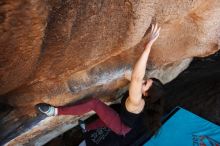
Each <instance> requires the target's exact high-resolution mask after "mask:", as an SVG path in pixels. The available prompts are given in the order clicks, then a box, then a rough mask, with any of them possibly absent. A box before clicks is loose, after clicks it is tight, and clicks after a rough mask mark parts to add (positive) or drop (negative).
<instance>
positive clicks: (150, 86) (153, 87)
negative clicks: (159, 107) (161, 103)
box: [142, 78, 165, 102]
mask: <svg viewBox="0 0 220 146" xmlns="http://www.w3.org/2000/svg"><path fill="white" fill-rule="evenodd" d="M142 94H143V97H145V98H146V99H147V100H150V101H151V102H155V101H157V100H158V99H160V98H163V97H164V96H165V91H164V85H163V83H161V81H160V80H158V79H156V78H150V79H147V80H145V81H143V84H142Z"/></svg>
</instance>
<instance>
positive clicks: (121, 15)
mask: <svg viewBox="0 0 220 146" xmlns="http://www.w3.org/2000/svg"><path fill="white" fill-rule="evenodd" d="M219 14H220V1H219V0H210V1H206V0H195V1H183V0H178V1H176V0H166V1H163V0H154V1H150V0H87V1H85V0H75V1H73V0H63V1H61V0H47V1H45V0H20V1H15V0H2V1H1V2H0V33H1V36H0V52H1V53H0V95H1V98H0V103H2V104H4V105H5V106H6V107H10V108H9V109H10V110H11V112H8V111H9V110H5V111H7V112H5V111H4V112H3V114H1V116H2V115H3V118H2V119H1V121H0V123H1V125H0V131H1V132H0V141H4V142H3V143H5V142H9V143H8V144H9V145H10V144H12V143H13V142H15V143H23V144H24V143H26V144H28V143H29V142H31V141H36V142H37V141H38V138H39V137H41V136H42V135H46V134H47V133H49V131H51V130H52V129H54V128H56V127H59V126H62V125H64V124H65V122H68V121H69V122H70V123H71V122H73V121H74V120H75V118H72V119H71V120H70V119H67V118H66V117H62V118H55V119H56V120H51V123H50V124H51V125H52V126H50V127H48V128H46V129H44V130H43V128H42V127H44V126H45V127H46V125H47V124H49V123H48V122H47V123H46V122H44V121H45V120H42V119H44V118H45V117H39V116H36V113H35V110H34V105H35V104H37V103H40V102H46V103H50V104H53V105H56V106H57V105H65V104H69V103H72V102H74V101H77V100H79V99H81V98H85V97H90V96H91V95H93V96H96V97H98V98H102V99H104V100H105V101H113V100H114V99H115V97H116V96H115V94H116V93H119V92H118V91H121V90H119V89H121V88H123V87H125V86H126V85H127V84H128V81H127V80H125V78H124V74H125V72H127V71H128V72H129V71H131V68H132V66H133V65H134V63H135V61H136V60H137V58H138V57H139V55H140V54H141V52H142V51H143V46H144V44H145V43H146V42H147V35H145V34H147V32H148V30H149V28H150V25H151V24H152V23H155V22H158V23H159V25H160V26H161V27H162V30H161V35H160V37H159V39H158V41H157V42H156V43H155V45H154V46H153V49H152V52H151V54H150V60H149V63H148V67H147V70H148V71H149V74H148V76H157V77H159V78H160V79H161V80H163V82H164V83H166V82H168V81H170V80H172V79H173V78H174V77H176V76H177V75H178V74H179V72H181V71H182V70H183V69H185V68H186V67H187V66H188V64H189V63H190V60H191V58H192V57H194V56H207V55H210V54H212V53H214V52H216V51H217V50H218V49H219V45H220V38H219V37H220V36H219V34H220V32H219V31H220V15H219ZM9 105H10V106H9ZM5 113H7V114H5ZM39 121H41V122H43V123H44V124H43V125H41V126H39V125H40V124H39V125H38V129H36V131H34V130H33V129H32V130H30V128H33V126H35V128H37V126H36V125H37V124H36V123H38V122H39ZM62 121H65V122H62ZM70 127H71V126H70ZM16 130H17V131H18V132H16V133H15V132H14V131H16ZM42 130H43V131H44V132H43V133H41V132H42ZM33 131H34V132H33ZM24 132H26V134H27V132H30V133H29V134H31V135H29V136H27V135H26V136H25V134H23V135H22V133H24ZM31 132H33V133H31ZM18 135H20V136H18ZM50 138H51V137H50ZM48 139H49V138H47V140H48ZM45 142H46V141H45ZM41 144H43V142H41Z"/></svg>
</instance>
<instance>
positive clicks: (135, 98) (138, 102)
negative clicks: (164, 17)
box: [126, 25, 160, 113]
mask: <svg viewBox="0 0 220 146" xmlns="http://www.w3.org/2000/svg"><path fill="white" fill-rule="evenodd" d="M159 32H160V28H158V27H157V25H155V26H154V25H153V26H152V29H151V36H150V41H149V42H148V44H147V46H146V47H145V49H144V52H143V53H142V54H141V56H140V58H139V59H138V61H137V63H136V64H135V66H134V69H133V71H132V74H131V84H130V87H129V97H128V98H127V100H126V108H127V110H128V111H130V112H133V113H140V112H141V111H142V109H143V107H144V100H143V99H142V84H143V79H144V75H145V70H146V66H147V61H148V56H149V54H150V50H151V46H152V45H153V43H154V42H155V41H156V39H157V38H158V36H159Z"/></svg>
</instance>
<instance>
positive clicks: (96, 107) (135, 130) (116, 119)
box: [36, 24, 165, 146]
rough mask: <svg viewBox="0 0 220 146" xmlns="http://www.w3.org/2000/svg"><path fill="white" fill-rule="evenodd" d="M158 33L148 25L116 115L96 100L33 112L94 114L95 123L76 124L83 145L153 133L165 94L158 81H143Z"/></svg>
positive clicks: (121, 141) (127, 142)
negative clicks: (146, 37) (147, 34)
mask: <svg viewBox="0 0 220 146" xmlns="http://www.w3.org/2000/svg"><path fill="white" fill-rule="evenodd" d="M159 32H160V28H158V25H157V24H156V25H152V27H151V32H150V40H149V42H148V44H147V45H146V46H145V48H144V51H143V53H142V55H141V56H140V58H139V59H138V61H137V63H136V64H135V66H134V69H133V71H132V74H131V83H130V86H129V91H128V93H127V94H126V95H124V97H123V98H122V100H121V111H120V114H118V113H117V112H116V111H114V110H113V109H112V108H110V107H109V106H107V105H106V104H105V103H103V102H102V101H100V100H99V99H97V98H90V99H87V100H86V101H82V102H80V103H77V104H75V105H72V106H63V107H54V106H51V105H49V104H46V103H40V104H38V105H36V109H37V110H38V111H39V112H40V113H43V114H46V115H47V116H57V115H83V114H84V113H87V112H89V111H91V110H93V111H95V112H96V114H97V115H98V116H99V119H98V120H97V121H95V122H93V123H91V124H88V125H86V126H85V125H84V124H83V123H82V124H80V125H81V126H82V127H83V129H84V131H85V133H86V135H87V136H86V138H85V139H86V142H85V141H84V144H85V143H86V145H87V146H90V145H105V146H106V145H115V146H117V145H120V146H122V145H130V144H131V143H132V142H134V141H135V140H136V139H137V138H138V136H140V134H142V133H143V132H146V131H149V132H150V133H152V134H154V133H155V132H156V131H157V130H158V128H159V127H160V117H161V116H162V111H163V97H164V93H165V92H164V88H163V84H162V83H161V82H160V81H159V80H158V79H155V78H150V79H147V80H144V75H145V69H146V65H147V61H148V56H149V53H150V51H151V46H152V45H153V43H154V42H155V41H156V40H157V38H158V37H159ZM81 145H82V144H81Z"/></svg>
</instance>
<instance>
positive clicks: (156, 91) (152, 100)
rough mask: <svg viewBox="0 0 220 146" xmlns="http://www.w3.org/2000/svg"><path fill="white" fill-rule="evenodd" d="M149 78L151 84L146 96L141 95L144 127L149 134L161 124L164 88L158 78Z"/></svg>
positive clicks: (154, 131) (155, 131) (155, 130)
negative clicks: (143, 104) (143, 103)
mask: <svg viewBox="0 0 220 146" xmlns="http://www.w3.org/2000/svg"><path fill="white" fill-rule="evenodd" d="M150 79H152V80H153V84H152V86H151V87H150V89H149V90H148V96H147V97H143V98H144V99H145V107H144V114H145V115H144V116H145V124H146V125H145V126H146V128H147V129H148V130H149V131H150V132H151V134H155V133H157V131H158V129H159V128H160V126H161V117H162V115H163V107H164V97H165V90H164V85H163V83H161V81H160V80H158V79H156V78H150Z"/></svg>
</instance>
